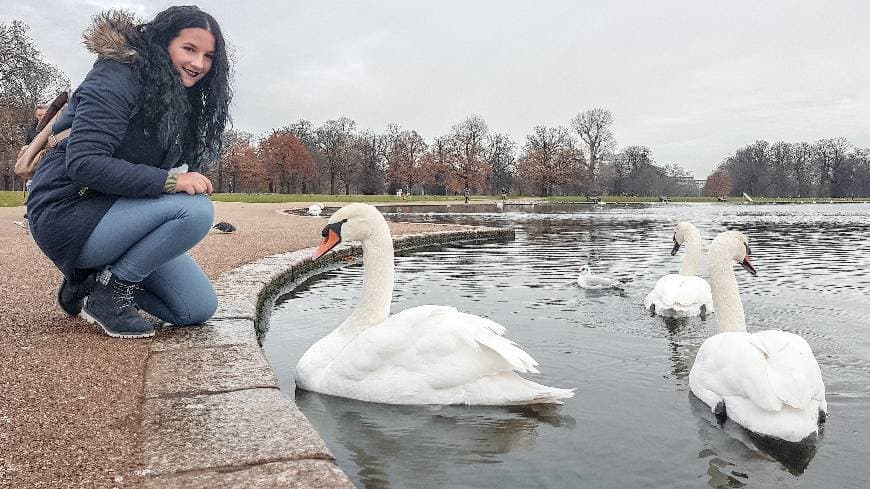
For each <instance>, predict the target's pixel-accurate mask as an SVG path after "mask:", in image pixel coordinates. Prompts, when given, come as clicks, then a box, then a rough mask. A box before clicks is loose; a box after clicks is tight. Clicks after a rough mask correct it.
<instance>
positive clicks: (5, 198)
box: [0, 190, 24, 207]
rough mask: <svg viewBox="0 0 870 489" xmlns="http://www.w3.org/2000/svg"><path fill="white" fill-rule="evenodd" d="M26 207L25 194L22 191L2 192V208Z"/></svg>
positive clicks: (0, 195)
mask: <svg viewBox="0 0 870 489" xmlns="http://www.w3.org/2000/svg"><path fill="white" fill-rule="evenodd" d="M20 205H24V192H22V191H21V190H0V207H18V206H20Z"/></svg>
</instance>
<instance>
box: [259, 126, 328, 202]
mask: <svg viewBox="0 0 870 489" xmlns="http://www.w3.org/2000/svg"><path fill="white" fill-rule="evenodd" d="M259 157H260V161H261V162H262V164H263V167H264V169H265V171H266V175H267V178H268V182H269V191H270V192H281V193H303V194H304V193H307V192H309V191H310V190H311V181H312V180H313V179H314V178H316V177H317V169H316V168H315V166H314V159H313V158H312V157H311V154H310V153H309V152H308V149H307V148H306V147H305V144H303V143H302V140H301V139H299V138H298V137H296V136H294V135H293V134H291V133H290V132H287V131H274V132H272V134H270V135H269V137H267V138H266V139H264V140H263V142H261V143H260V148H259Z"/></svg>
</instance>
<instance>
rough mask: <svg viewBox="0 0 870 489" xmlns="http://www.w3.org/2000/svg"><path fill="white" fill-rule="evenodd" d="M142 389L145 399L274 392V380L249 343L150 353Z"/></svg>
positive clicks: (261, 358) (271, 372) (256, 346)
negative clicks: (269, 389)
mask: <svg viewBox="0 0 870 489" xmlns="http://www.w3.org/2000/svg"><path fill="white" fill-rule="evenodd" d="M252 330H253V329H252ZM145 385H146V386H147V387H146V392H145V396H146V397H166V396H171V395H185V394H186V395H194V394H200V393H211V392H225V391H230V390H240V389H252V388H259V387H272V388H277V387H278V380H277V378H276V377H275V373H274V372H273V370H272V368H271V367H270V366H269V364H268V362H266V358H265V357H264V356H263V351H262V349H260V347H259V346H258V345H257V344H256V343H255V342H250V343H245V344H241V345H228V346H218V347H213V348H184V349H173V350H166V351H161V352H156V353H153V354H152V355H151V356H150V357H149V359H148V366H147V368H146V372H145Z"/></svg>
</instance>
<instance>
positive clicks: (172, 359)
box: [140, 228, 514, 488]
mask: <svg viewBox="0 0 870 489" xmlns="http://www.w3.org/2000/svg"><path fill="white" fill-rule="evenodd" d="M513 237H514V232H513V230H511V229H496V228H468V229H465V230H459V231H456V230H454V231H440V232H433V233H426V234H413V235H405V236H399V237H394V238H393V243H394V246H395V249H396V251H397V252H402V251H407V250H411V249H415V248H421V247H428V246H438V245H444V244H452V243H460V242H474V241H492V240H508V239H513ZM312 251H313V249H311V248H309V249H305V250H299V251H294V252H290V253H282V254H279V255H273V256H269V257H266V258H263V259H262V260H258V261H256V262H253V263H249V264H247V265H243V266H241V267H239V268H236V269H234V270H231V271H229V272H227V273H225V274H223V275H221V276H220V277H218V279H217V280H216V281H215V284H214V285H215V290H216V291H217V292H218V299H219V304H220V305H219V307H218V311H217V312H216V313H215V315H214V317H213V318H212V319H211V320H210V321H209V322H208V323H207V324H204V325H201V326H194V327H188V328H161V330H160V332H159V334H158V336H157V337H156V339H155V340H153V341H152V343H151V355H150V357H149V361H148V365H147V370H146V375H145V386H144V396H145V402H144V406H143V410H142V411H143V420H142V433H143V435H142V436H143V452H144V465H145V468H144V469H143V470H141V471H140V475H143V476H145V483H144V484H145V487H149V488H156V487H161V488H162V487H183V488H212V487H253V488H259V487H306V488H309V487H310V488H326V487H339V488H344V487H353V485H352V484H351V483H350V481H349V480H348V479H347V477H346V476H345V475H344V473H343V472H342V471H341V470H340V469H339V468H338V467H337V466H336V465H335V458H334V457H333V455H332V453H331V452H330V451H329V449H328V448H327V447H326V445H325V444H324V442H323V440H322V439H321V438H320V435H318V434H317V432H316V431H315V430H314V428H313V427H312V426H311V424H310V423H309V422H308V420H307V419H306V418H305V416H304V415H303V414H302V412H301V411H299V408H298V407H296V404H295V403H294V402H293V401H292V400H290V399H289V398H288V397H287V396H285V395H284V394H283V393H281V392H280V391H279V390H278V384H277V380H276V377H275V374H274V372H273V371H272V369H271V367H270V366H269V365H268V363H267V362H266V360H265V357H264V355H263V352H262V350H261V349H260V345H259V343H258V341H257V334H256V332H257V331H259V332H262V331H264V330H265V329H267V328H268V311H271V304H272V303H273V302H274V300H275V299H276V297H277V295H278V294H279V293H280V292H281V291H284V290H286V289H288V288H290V287H292V286H294V285H296V284H299V283H301V282H303V281H305V280H306V279H308V278H310V277H312V276H314V275H317V274H319V273H322V272H324V271H326V270H328V269H331V268H336V267H339V266H342V265H345V264H348V263H353V262H355V261H356V260H357V259H358V258H359V257H360V255H361V254H362V248H361V247H359V246H343V247H340V248H338V249H337V250H336V251H334V252H331V253H329V254H327V255H325V256H323V257H321V258H320V259H318V260H316V261H312V260H311V254H312ZM263 312H265V314H263Z"/></svg>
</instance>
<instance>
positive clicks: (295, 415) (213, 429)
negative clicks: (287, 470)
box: [141, 389, 334, 477]
mask: <svg viewBox="0 0 870 489" xmlns="http://www.w3.org/2000/svg"><path fill="white" fill-rule="evenodd" d="M142 433H143V453H144V465H145V469H144V470H142V471H141V473H142V474H143V475H147V476H152V477H153V476H160V475H167V474H177V473H184V472H188V471H193V470H205V469H215V468H227V467H239V468H246V467H245V466H250V465H256V464H264V463H268V462H275V461H294V460H304V459H319V460H329V461H333V460H334V457H333V456H332V453H331V452H330V451H329V449H328V448H326V445H325V444H324V443H323V440H321V438H320V435H318V434H317V432H316V431H314V428H313V427H312V426H311V425H310V424H309V422H308V420H307V419H306V418H305V416H303V415H302V413H301V412H300V411H299V409H298V408H297V407H296V405H295V404H294V403H293V402H291V401H290V400H289V399H288V398H287V397H286V396H284V395H283V394H281V392H280V391H278V390H277V389H251V390H244V391H234V392H227V393H223V394H212V395H202V396H191V397H180V398H170V399H146V400H145V403H144V406H143V422H142ZM222 470H224V469H222Z"/></svg>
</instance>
